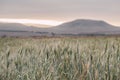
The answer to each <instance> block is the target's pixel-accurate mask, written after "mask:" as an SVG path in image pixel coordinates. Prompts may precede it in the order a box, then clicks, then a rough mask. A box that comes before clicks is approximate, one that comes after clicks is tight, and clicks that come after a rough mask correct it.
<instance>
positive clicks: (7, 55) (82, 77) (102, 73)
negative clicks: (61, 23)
mask: <svg viewBox="0 0 120 80" xmlns="http://www.w3.org/2000/svg"><path fill="white" fill-rule="evenodd" d="M0 80H120V38H116V37H94V38H92V37H91V38H76V39H74V38H43V39H32V38H28V39H18V38H0Z"/></svg>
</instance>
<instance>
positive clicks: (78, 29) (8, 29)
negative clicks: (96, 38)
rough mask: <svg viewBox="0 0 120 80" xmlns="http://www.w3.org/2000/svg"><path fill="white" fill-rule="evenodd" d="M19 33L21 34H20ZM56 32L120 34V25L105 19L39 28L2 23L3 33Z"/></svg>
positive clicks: (0, 32) (1, 29)
mask: <svg viewBox="0 0 120 80" xmlns="http://www.w3.org/2000/svg"><path fill="white" fill-rule="evenodd" d="M18 33H19V34H18ZM51 33H54V34H73V35H75V34H79V35H81V34H94V35H96V34H107V35H111V34H120V27H117V26H113V25H111V24H109V23H107V22H105V21H100V20H90V19H77V20H74V21H70V22H66V23H63V24H61V25H58V26H54V27H50V28H38V27H32V26H26V25H23V24H17V23H0V36H1V35H11V36H12V35H15V36H17V35H19V36H21V35H22V36H28V35H29V36H41V34H42V35H43V34H44V35H50V34H51Z"/></svg>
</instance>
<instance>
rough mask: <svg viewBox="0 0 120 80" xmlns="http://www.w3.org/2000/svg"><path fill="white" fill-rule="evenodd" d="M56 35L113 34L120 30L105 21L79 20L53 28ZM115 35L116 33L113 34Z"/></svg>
mask: <svg viewBox="0 0 120 80" xmlns="http://www.w3.org/2000/svg"><path fill="white" fill-rule="evenodd" d="M53 31H55V32H56V33H65V34H89V33H102V34H103V33H109V32H110V33H111V32H115V31H117V33H118V31H120V28H119V27H117V26H113V25H111V24H108V23H107V22H105V21H99V20H89V19H77V20H74V21H71V22H66V23H63V24H61V25H58V26H55V27H53ZM119 33H120V32H119ZM113 34H114V33H113Z"/></svg>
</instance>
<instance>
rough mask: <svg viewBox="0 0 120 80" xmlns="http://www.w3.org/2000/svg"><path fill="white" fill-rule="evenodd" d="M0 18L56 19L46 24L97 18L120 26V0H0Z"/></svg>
mask: <svg viewBox="0 0 120 80" xmlns="http://www.w3.org/2000/svg"><path fill="white" fill-rule="evenodd" d="M0 19H9V20H10V19H18V20H21V19H27V20H28V19H29V20H38V21H41V20H47V21H55V24H53V23H54V22H53V23H50V24H48V22H46V23H45V24H46V25H56V24H60V23H62V22H67V21H71V20H74V19H96V20H104V21H107V22H109V23H111V24H113V25H117V26H120V0H0ZM9 22H10V21H9ZM57 22H58V23H57ZM40 24H42V22H40Z"/></svg>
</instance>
